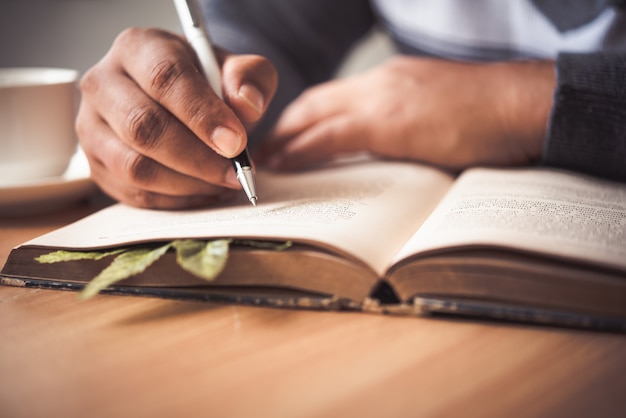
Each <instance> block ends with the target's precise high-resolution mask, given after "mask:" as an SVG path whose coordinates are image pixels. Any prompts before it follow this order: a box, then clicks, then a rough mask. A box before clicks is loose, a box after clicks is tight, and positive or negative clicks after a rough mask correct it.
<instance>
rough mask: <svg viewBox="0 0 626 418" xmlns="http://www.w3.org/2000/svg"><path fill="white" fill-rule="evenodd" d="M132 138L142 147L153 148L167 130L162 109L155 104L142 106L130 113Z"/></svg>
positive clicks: (128, 123) (129, 126)
mask: <svg viewBox="0 0 626 418" xmlns="http://www.w3.org/2000/svg"><path fill="white" fill-rule="evenodd" d="M127 129H128V133H129V136H130V140H131V141H132V142H133V143H134V144H136V145H137V146H138V147H139V148H140V149H153V148H156V146H157V145H158V143H159V139H160V138H161V136H162V135H163V133H164V131H165V119H164V115H163V114H162V111H161V110H159V109H158V108H157V107H155V106H153V105H147V106H140V107H137V108H135V109H134V110H133V111H132V112H130V113H129V114H128V119H127Z"/></svg>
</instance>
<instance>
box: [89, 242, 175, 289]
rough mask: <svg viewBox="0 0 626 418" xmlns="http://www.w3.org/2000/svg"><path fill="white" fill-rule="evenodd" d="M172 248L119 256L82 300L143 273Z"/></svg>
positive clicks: (159, 248) (164, 246)
mask: <svg viewBox="0 0 626 418" xmlns="http://www.w3.org/2000/svg"><path fill="white" fill-rule="evenodd" d="M171 246H172V243H168V244H166V245H163V246H161V247H158V248H154V249H152V248H140V249H136V250H130V251H127V252H124V253H121V254H119V255H118V256H117V257H115V259H114V260H113V262H112V263H111V264H110V265H109V266H108V267H106V268H105V269H104V270H102V271H101V272H100V274H98V275H97V276H96V277H95V278H94V279H93V280H91V281H90V282H89V284H88V285H87V286H86V287H85V288H84V289H83V290H82V292H81V293H80V298H81V299H83V300H84V299H88V298H90V297H92V296H94V295H96V294H97V293H98V292H100V291H101V290H102V289H105V288H107V287H108V286H110V285H112V284H114V283H117V282H119V281H121V280H124V279H126V278H128V277H130V276H134V275H135V274H139V273H141V272H143V271H144V270H145V269H147V268H148V267H150V266H151V265H152V264H153V263H154V262H155V261H157V260H158V259H159V258H161V256H163V254H165V253H166V252H167V250H168V249H169V248H170V247H171Z"/></svg>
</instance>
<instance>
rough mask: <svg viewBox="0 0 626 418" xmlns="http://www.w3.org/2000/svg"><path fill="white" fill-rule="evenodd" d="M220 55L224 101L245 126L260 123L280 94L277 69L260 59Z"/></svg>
mask: <svg viewBox="0 0 626 418" xmlns="http://www.w3.org/2000/svg"><path fill="white" fill-rule="evenodd" d="M220 54H221V55H222V58H223V62H224V64H223V66H222V85H223V92H224V100H225V101H226V103H227V104H228V105H229V106H230V107H231V108H232V109H233V111H234V112H235V114H237V116H238V117H239V118H240V119H241V121H242V122H244V124H246V125H248V126H249V125H251V124H254V123H256V122H258V121H259V120H260V119H261V117H262V116H263V114H264V113H265V111H266V109H267V106H268V105H269V103H270V101H271V100H272V98H273V97H274V93H275V92H276V88H277V86H278V75H277V73H276V69H275V68H274V66H273V65H272V63H271V62H270V61H269V60H267V59H265V58H264V57H261V56H259V55H232V54H228V53H225V52H224V51H221V52H220Z"/></svg>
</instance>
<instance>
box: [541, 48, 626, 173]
mask: <svg viewBox="0 0 626 418" xmlns="http://www.w3.org/2000/svg"><path fill="white" fill-rule="evenodd" d="M556 67H557V78H558V82H557V89H556V91H555V96H554V106H553V109H552V115H551V119H550V126H549V128H548V136H547V138H546V143H545V148H544V153H543V158H542V162H543V163H544V164H545V165H549V166H554V167H561V168H566V169H570V170H576V171H581V172H584V173H588V174H592V175H597V176H602V177H606V178H610V179H614V180H620V181H626V53H624V52H621V53H618V52H615V53H607V52H602V53H591V54H561V55H560V56H559V58H558V60H557V66H556Z"/></svg>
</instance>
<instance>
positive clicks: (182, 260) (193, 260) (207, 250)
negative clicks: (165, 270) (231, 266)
mask: <svg viewBox="0 0 626 418" xmlns="http://www.w3.org/2000/svg"><path fill="white" fill-rule="evenodd" d="M229 243H230V240H227V239H221V240H215V241H196V240H176V241H174V242H172V246H173V247H174V248H175V249H176V261H177V262H178V265H180V266H181V267H182V268H183V269H185V270H187V271H188V272H190V273H191V274H193V275H195V276H197V277H200V278H201V279H204V280H209V281H210V280H214V279H215V278H216V277H217V275H218V274H220V273H221V272H222V270H224V266H226V261H227V260H228V245H229Z"/></svg>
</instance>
